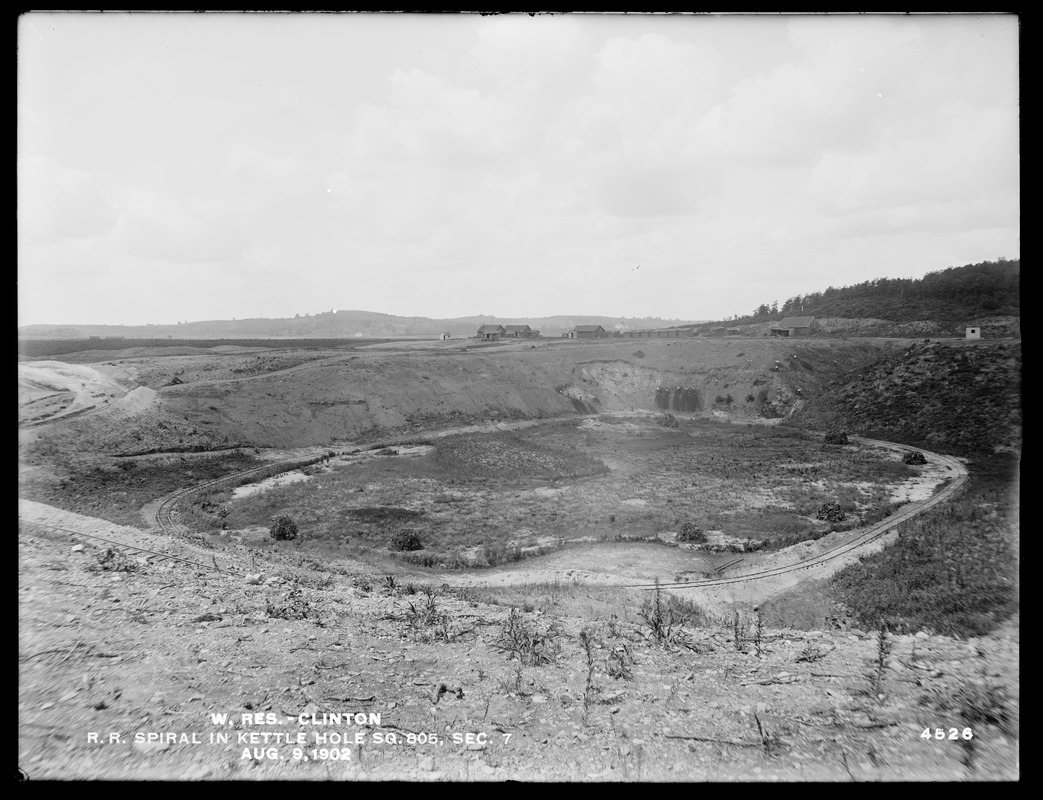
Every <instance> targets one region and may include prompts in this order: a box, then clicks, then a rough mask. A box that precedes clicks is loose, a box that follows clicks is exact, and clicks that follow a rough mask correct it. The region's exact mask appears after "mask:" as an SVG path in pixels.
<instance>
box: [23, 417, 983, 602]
mask: <svg viewBox="0 0 1043 800" xmlns="http://www.w3.org/2000/svg"><path fill="white" fill-rule="evenodd" d="M852 439H853V440H854V441H858V442H861V443H864V444H869V445H876V446H882V447H887V448H891V449H896V450H901V451H906V452H911V451H913V450H916V449H918V448H913V447H908V446H906V445H900V444H896V443H893V442H883V441H879V440H874V439H865V438H861V437H852ZM394 443H395V441H394V440H389V441H388V442H387V443H384V444H383V445H381V446H389V445H391V444H394ZM327 452H328V450H327V449H326V448H323V449H322V450H321V451H318V450H317V451H316V453H315V454H314V455H304V456H295V457H293V458H287V459H282V460H279V461H273V462H270V463H268V464H264V465H261V466H258V467H252V468H250V469H246V470H240V471H238V472H234V473H231V474H229V475H225V476H222V477H220V478H215V479H214V480H210V481H206V482H204V483H200V484H196V485H194V486H189V487H186V488H183V489H179V490H178V491H176V492H174V493H172V494H170V495H168V496H166V497H165V498H163V499H162V500H160V501H158V503H157V504H156V506H155V509H154V511H153V512H152V513H151V515H150V516H149V518H150V519H151V520H153V521H154V522H155V527H156V528H158V529H159V530H160V531H162V532H163V533H164V534H167V535H168V536H169V537H171V538H174V539H176V540H177V541H178V543H179V545H180V546H182V547H184V548H186V549H187V550H189V551H190V552H192V553H194V554H196V555H197V556H199V557H200V558H201V559H202V560H192V559H188V558H183V557H180V556H174V555H171V554H168V553H159V552H156V551H153V550H150V549H148V548H145V547H141V546H139V545H134V544H129V543H127V542H124V541H119V540H116V539H110V538H106V537H102V536H98V535H95V534H87V533H82V532H80V531H73V530H71V529H67V528H62V527H61V526H56V525H48V524H45V523H40V522H31V521H29V520H23V521H22V522H23V523H24V524H30V525H35V526H38V527H42V528H45V529H51V530H53V531H58V532H64V533H69V534H75V535H77V536H85V537H89V538H92V539H96V540H98V541H101V542H104V543H106V544H108V545H110V546H115V547H117V548H119V549H121V550H124V551H126V552H136V553H143V554H146V560H148V561H150V563H156V562H158V561H163V560H166V559H171V560H175V561H180V562H183V563H187V564H191V565H194V566H197V567H200V568H203V569H214V570H217V571H218V572H240V571H242V570H241V568H240V567H238V565H235V564H234V563H230V564H229V565H228V566H227V567H226V568H225V569H222V568H221V567H220V566H219V565H218V563H217V557H216V554H215V553H214V552H213V551H211V550H206V549H203V548H201V547H197V546H195V545H193V544H191V543H189V542H187V541H185V534H186V533H187V532H188V531H187V530H186V529H185V527H184V526H183V525H181V524H180V523H178V522H177V520H176V519H175V517H176V514H177V506H178V504H179V503H180V502H181V501H182V500H184V499H185V498H187V497H189V496H191V495H193V494H196V493H198V492H202V491H206V490H207V489H210V488H215V487H218V486H221V485H223V484H227V483H230V482H239V481H242V479H243V478H245V477H249V476H251V475H260V474H265V475H266V477H267V476H270V475H273V474H277V473H279V472H285V471H288V470H291V469H296V468H299V467H303V466H307V465H309V464H314V463H316V462H317V461H319V460H321V459H322V457H323V456H324V455H325V454H326V453H327ZM920 452H923V453H924V454H925V455H926V456H927V457H928V458H930V459H931V460H933V461H935V462H936V463H938V464H941V465H943V466H945V467H946V468H947V469H948V470H949V472H950V473H952V475H951V480H950V481H949V483H948V484H947V485H945V486H944V487H943V488H942V489H941V490H940V491H938V492H937V493H936V494H935V495H934V496H932V497H931V498H929V499H927V500H923V501H920V502H917V503H914V504H911V505H910V506H909V507H907V508H905V509H903V510H901V511H899V512H898V513H896V514H893V515H892V516H890V517H888V518H887V519H885V520H883V521H881V522H879V523H877V524H875V525H873V526H871V527H869V528H866V529H865V530H863V531H860V532H859V533H858V534H857V535H856V536H854V537H853V538H851V539H848V540H846V541H843V542H840V543H838V544H836V545H834V546H833V547H830V548H829V549H827V550H825V551H823V552H821V553H819V554H817V555H815V556H813V557H811V558H808V559H805V560H803V561H800V562H797V563H793V564H785V565H781V566H776V567H765V568H763V569H758V570H754V571H751V572H746V573H743V574H741V575H733V576H729V577H723V576H722V577H717V578H709V579H704V580H693V581H682V582H678V581H661V582H657V583H635V584H624V585H625V586H627V587H628V588H637V589H647V590H653V589H656V588H660V589H671V590H678V589H709V588H715V587H721V586H728V585H734V584H741V583H750V582H753V581H759V580H765V579H770V578H775V577H779V576H782V575H787V574H790V573H796V572H801V571H804V570H809V569H813V568H815V567H819V566H822V565H823V564H827V563H829V562H831V561H835V560H837V559H839V558H842V557H844V556H847V555H849V554H850V553H852V552H854V551H856V550H858V549H859V548H861V547H864V546H865V545H867V544H869V543H871V542H874V541H876V540H877V539H880V538H881V537H883V536H885V535H887V534H888V533H889V532H890V531H891V530H893V529H894V528H895V527H896V526H898V525H901V524H902V523H903V522H907V521H908V520H910V519H912V518H913V517H915V516H916V515H917V514H921V513H923V512H924V511H926V510H927V509H929V508H931V507H933V506H935V505H938V504H939V503H942V502H945V501H946V500H948V499H949V498H950V497H951V496H952V495H953V494H955V493H956V492H957V491H959V490H960V488H961V487H962V486H963V484H964V483H965V482H966V480H967V469H966V468H965V467H964V465H963V464H962V463H961V462H960V461H958V460H957V459H955V458H952V457H949V456H944V455H941V454H938V453H930V452H927V451H923V450H921V451H920ZM207 560H209V561H210V562H211V563H210V564H207V563H205V562H206V561H207ZM741 561H742V559H738V560H736V561H733V562H731V563H730V564H727V565H725V567H724V568H723V569H728V568H731V567H734V566H737V565H738V564H739V563H741Z"/></svg>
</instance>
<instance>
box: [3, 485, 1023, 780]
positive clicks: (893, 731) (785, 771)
mask: <svg viewBox="0 0 1043 800" xmlns="http://www.w3.org/2000/svg"><path fill="white" fill-rule="evenodd" d="M33 505H34V506H37V508H35V509H33V512H34V513H32V514H28V513H27V514H25V515H24V516H26V517H27V518H29V517H31V518H32V519H36V520H44V521H47V522H48V523H49V524H50V525H51V526H57V527H49V528H42V527H38V526H35V525H31V524H24V525H22V526H20V532H19V579H20V582H19V767H20V769H21V770H22V771H23V772H24V773H25V775H26V777H28V779H29V780H30V781H38V780H79V779H101V780H116V781H122V780H169V781H174V780H177V781H181V780H315V781H318V780H351V781H417V782H419V781H504V780H516V781H532V782H550V781H568V782H608V781H624V782H652V781H679V782H680V781H713V782H768V781H786V782H824V781H825V782H833V781H842V782H852V781H854V782H862V781H1011V780H1017V779H1018V778H1019V776H1020V767H1019V761H1018V738H1017V737H1018V719H1017V709H1018V703H1019V698H1018V663H1017V659H1018V633H1017V631H1018V621H1017V619H1014V620H1012V621H1010V622H1009V623H1008V624H1007V625H1006V626H1004V628H1002V629H1001V630H1000V631H999V632H997V633H995V634H992V635H990V636H988V637H984V638H982V639H980V640H967V641H961V640H956V639H951V638H948V637H941V636H929V635H927V634H925V633H919V634H916V635H915V636H911V635H910V636H894V635H888V636H885V637H884V638H883V639H881V636H880V634H879V633H878V632H872V631H870V632H859V631H843V632H840V631H829V632H819V631H812V632H806V631H794V630H760V632H759V634H758V631H757V626H756V621H755V620H743V623H744V624H743V626H742V628H741V630H739V631H738V634H739V637H738V638H739V640H738V641H737V640H736V630H735V629H734V627H731V626H723V625H722V626H715V627H702V628H688V627H684V628H678V627H676V626H674V627H669V626H668V628H667V629H666V630H664V629H662V628H660V629H658V632H659V634H660V635H659V637H657V636H656V635H655V630H656V629H654V628H653V626H652V625H651V624H649V622H648V620H647V619H645V620H642V619H641V616H640V614H638V613H635V615H633V616H632V617H628V618H627V619H625V620H620V619H608V620H594V619H574V618H551V617H550V616H549V615H544V614H541V613H540V612H538V611H531V612H526V611H522V610H511V609H507V608H505V607H502V606H497V605H486V604H484V603H482V602H478V601H477V600H475V599H474V598H473V597H472V596H469V595H468V593H467V590H466V589H450V588H449V587H444V586H442V585H441V584H440V583H434V582H431V583H429V584H427V585H422V584H420V583H419V582H417V583H416V584H415V585H414V584H408V583H403V582H401V581H396V580H394V579H388V578H387V577H386V576H382V575H373V574H368V575H367V574H365V573H363V572H359V573H357V574H339V573H326V572H325V571H323V570H321V569H319V570H316V569H314V568H313V567H311V566H308V565H304V564H303V563H300V562H299V560H297V561H295V560H294V559H292V558H286V557H283V558H281V559H276V558H274V557H273V558H271V559H268V558H267V557H262V556H260V555H258V556H250V555H248V554H245V553H239V554H235V553H233V554H231V555H229V553H228V552H223V553H221V554H219V556H220V562H221V565H222V567H223V570H222V571H220V572H219V571H216V570H214V569H211V568H210V566H211V565H209V564H207V563H206V561H205V560H204V559H203V558H202V557H201V556H200V555H199V554H198V553H193V552H191V551H187V550H185V549H184V548H183V547H182V546H181V545H180V544H179V543H178V542H175V541H170V540H166V539H164V537H160V536H158V535H157V534H155V533H149V532H144V531H141V530H139V529H136V528H120V527H119V526H114V525H112V524H111V523H108V522H105V521H102V520H91V518H88V517H82V516H81V515H75V514H70V513H69V512H61V511H58V510H57V509H50V510H49V511H46V513H44V511H41V509H40V508H39V507H38V506H39V504H33ZM26 508H27V511H28V507H26ZM43 509H44V510H46V507H43ZM77 531H79V532H82V533H96V534H99V532H101V533H100V534H99V535H106V533H105V532H110V534H111V535H113V536H116V537H118V538H120V540H121V541H124V542H128V543H130V542H133V543H134V544H136V545H137V546H139V547H143V548H147V549H150V550H155V551H157V552H168V553H171V554H180V555H183V556H184V557H185V558H191V559H198V563H197V564H188V563H184V562H179V561H174V560H166V561H158V562H157V561H156V560H155V559H154V560H153V561H148V560H146V557H145V555H144V554H139V555H134V554H119V553H111V552H107V546H106V545H105V544H104V543H102V542H100V541H97V540H94V539H90V538H87V537H85V536H81V535H78V534H77V533H76V532H77ZM164 547H166V548H167V549H166V550H165V551H164V550H163V548H164ZM236 559H238V560H236ZM575 591H576V592H578V593H581V592H582V591H583V587H582V585H581V584H580V585H577V587H576V589H575ZM645 610H646V613H648V614H651V613H652V612H653V609H652V607H651V606H650V607H649V608H647V609H645ZM218 715H221V716H218ZM334 715H339V716H334ZM323 723H328V724H323ZM968 737H969V738H968Z"/></svg>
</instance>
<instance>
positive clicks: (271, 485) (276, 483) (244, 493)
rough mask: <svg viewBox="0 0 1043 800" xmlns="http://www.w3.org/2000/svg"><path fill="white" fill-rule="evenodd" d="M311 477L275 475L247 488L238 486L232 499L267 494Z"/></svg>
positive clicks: (297, 474) (285, 473)
mask: <svg viewBox="0 0 1043 800" xmlns="http://www.w3.org/2000/svg"><path fill="white" fill-rule="evenodd" d="M310 477H311V476H310V475H305V474H304V473H303V472H296V471H294V472H284V473H282V474H281V475H273V476H272V477H270V478H265V479H264V480H263V481H258V482H257V483H249V484H247V485H246V486H237V487H236V488H235V489H233V490H232V499H233V500H241V499H242V498H244V497H250V496H251V495H255V494H261V493H262V492H267V491H268V490H269V489H276V488H278V487H280V486H287V485H289V484H291V483H301V482H302V481H306V480H308V479H309V478H310Z"/></svg>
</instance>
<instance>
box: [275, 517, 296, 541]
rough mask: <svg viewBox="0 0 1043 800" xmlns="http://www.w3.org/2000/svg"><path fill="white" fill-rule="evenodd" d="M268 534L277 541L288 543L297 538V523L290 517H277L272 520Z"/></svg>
mask: <svg viewBox="0 0 1043 800" xmlns="http://www.w3.org/2000/svg"><path fill="white" fill-rule="evenodd" d="M268 534H269V535H270V536H271V537H272V538H273V539H275V540H277V541H280V542H282V541H290V540H292V539H296V538H297V523H296V522H294V521H293V520H292V519H290V517H287V516H285V515H284V516H279V517H276V518H275V519H273V520H272V524H271V527H269V528H268Z"/></svg>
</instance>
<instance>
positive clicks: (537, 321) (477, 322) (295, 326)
mask: <svg viewBox="0 0 1043 800" xmlns="http://www.w3.org/2000/svg"><path fill="white" fill-rule="evenodd" d="M697 322H698V321H692V320H679V319H661V318H659V317H638V318H633V317H602V316H554V317H531V318H520V317H496V316H472V317H454V318H452V319H432V318H430V317H398V316H394V315H392V314H381V313H377V312H374V311H326V312H324V313H321V314H310V315H308V314H306V315H304V316H301V315H297V316H295V317H292V318H285V319H264V318H259V319H238V320H236V319H233V320H207V321H202V322H183V323H176V324H173V325H69V324H60V325H25V326H23V327H20V328H19V329H18V335H19V336H20V337H26V338H46V339H75V338H87V337H90V336H99V337H106V336H113V337H117V336H121V337H126V338H148V339H156V338H163V337H173V338H177V339H222V338H226V339H249V338H258V339H265V338H281V337H286V338H312V339H319V338H327V339H335V338H351V337H362V338H367V339H374V338H375V339H379V338H389V337H398V336H401V337H411V336H412V337H418V338H428V337H430V338H433V337H437V336H438V335H439V334H440V333H443V332H445V333H449V334H450V335H451V336H452V337H453V338H457V339H458V338H465V337H468V336H474V335H475V333H476V332H477V330H478V328H479V326H481V325H485V324H491V325H528V326H529V327H530V328H534V329H536V330H538V331H539V332H540V333H541V334H542V335H543V336H550V337H557V336H561V334H563V333H565V332H567V331H569V330H571V329H572V328H574V327H575V326H576V325H601V326H602V327H604V328H605V330H609V331H611V330H615V329H623V330H634V329H637V328H665V327H669V326H671V325H683V324H696V323H697Z"/></svg>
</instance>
